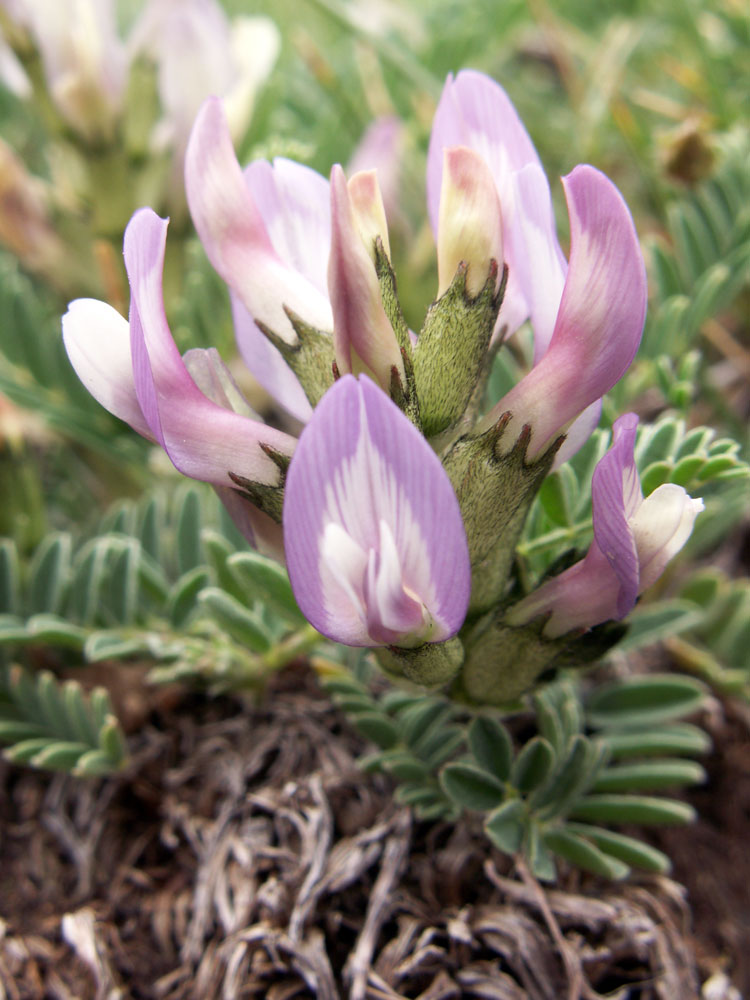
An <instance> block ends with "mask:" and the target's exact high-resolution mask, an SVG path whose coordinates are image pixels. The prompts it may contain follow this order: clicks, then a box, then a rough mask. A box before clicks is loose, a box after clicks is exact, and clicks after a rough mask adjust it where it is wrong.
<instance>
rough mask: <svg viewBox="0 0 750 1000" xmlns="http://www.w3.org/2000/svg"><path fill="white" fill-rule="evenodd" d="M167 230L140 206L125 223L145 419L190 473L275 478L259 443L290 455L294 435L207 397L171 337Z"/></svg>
mask: <svg viewBox="0 0 750 1000" xmlns="http://www.w3.org/2000/svg"><path fill="white" fill-rule="evenodd" d="M166 230H167V223H166V221H165V220H163V219H160V218H159V217H158V216H157V215H155V214H154V213H153V212H152V211H151V210H150V209H141V210H140V211H139V212H136V214H135V215H134V216H133V218H132V219H131V221H130V223H129V225H128V228H127V230H126V231H125V266H126V268H127V271H128V278H129V279H130V287H131V304H130V337H131V351H132V358H133V372H134V377H135V389H136V394H137V396H138V401H139V403H140V406H141V410H142V411H143V415H144V417H145V418H146V422H147V423H148V426H149V427H150V429H151V432H152V434H153V435H154V437H155V438H156V439H157V440H158V441H159V442H160V443H161V444H162V445H163V447H164V449H165V450H166V452H167V454H168V455H169V457H170V458H171V460H172V462H173V463H174V465H175V466H176V468H177V469H179V470H180V472H182V473H184V474H185V475H186V476H190V477H192V478H193V479H203V480H206V481H207V482H211V483H214V484H216V485H219V486H229V485H231V480H230V479H229V476H228V473H229V472H230V471H232V472H235V473H237V474H239V475H241V476H244V477H245V478H248V479H253V480H256V481H257V482H263V483H276V482H277V481H278V469H277V467H276V465H275V464H274V463H273V462H272V461H271V459H270V458H268V456H267V455H266V454H265V453H264V452H263V451H262V449H261V448H260V444H261V443H264V444H267V445H270V446H271V447H272V448H274V449H276V450H277V451H279V452H282V453H283V454H286V455H291V454H292V451H293V448H294V444H295V442H294V439H293V438H291V437H290V436H289V435H288V434H284V433H282V432H281V431H277V430H274V429H273V428H271V427H266V426H265V425H264V424H261V423H259V422H258V421H255V420H251V419H248V418H247V417H243V416H240V415H239V414H237V413H233V412H232V411H230V410H226V409H223V408H222V407H220V406H217V405H216V404H215V403H213V402H211V401H210V400H209V399H207V398H206V396H205V395H204V394H203V393H202V392H201V391H200V389H199V388H198V387H197V385H196V384H195V382H194V381H193V379H192V378H191V377H190V375H189V374H188V371H187V369H186V367H185V364H184V362H183V360H182V358H181V357H180V353H179V351H178V350H177V347H176V345H175V342H174V340H173V339H172V334H171V332H170V330H169V327H168V325H167V320H166V316H165V314H164V302H163V299H162V285H161V282H162V270H163V266H164V247H165V242H166Z"/></svg>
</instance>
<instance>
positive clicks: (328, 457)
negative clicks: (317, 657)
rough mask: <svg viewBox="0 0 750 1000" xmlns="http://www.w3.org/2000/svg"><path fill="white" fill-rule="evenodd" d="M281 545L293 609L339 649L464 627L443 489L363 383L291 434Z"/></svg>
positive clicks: (456, 532) (408, 430) (439, 473)
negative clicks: (293, 444)
mask: <svg viewBox="0 0 750 1000" xmlns="http://www.w3.org/2000/svg"><path fill="white" fill-rule="evenodd" d="M284 546H285V550H286V559H287V568H288V570H289V578H290V580H291V583H292V588H293V590H294V593H295V596H296V598H297V601H298V603H299V606H300V609H301V610H302V612H303V613H304V615H305V617H306V618H307V619H308V620H309V621H310V622H311V623H312V624H313V625H314V626H315V627H316V628H317V629H318V630H319V631H320V632H322V633H323V634H324V635H327V636H329V637H330V638H332V639H336V640H337V641H338V642H343V643H346V644H347V645H350V646H391V645H395V646H402V647H414V646H418V645H421V644H422V643H425V642H433V643H434V642H442V641H443V640H445V639H448V638H450V637H451V636H453V635H455V633H456V632H457V631H458V629H459V628H460V627H461V625H462V624H463V620H464V617H465V615H466V608H467V605H468V600H469V589H470V570H469V555H468V549H467V544H466V534H465V532H464V528H463V522H462V519H461V512H460V510H459V507H458V501H457V500H456V496H455V494H454V492H453V488H452V487H451V484H450V480H449V479H448V477H447V475H446V473H445V471H444V469H443V467H442V465H441V464H440V460H439V459H438V457H437V456H436V455H435V453H434V452H433V451H432V449H431V448H430V446H429V445H428V444H427V442H426V441H425V439H424V438H423V437H422V435H421V434H420V433H419V432H418V431H417V430H416V428H415V427H414V426H413V425H412V424H411V423H410V421H409V420H408V419H407V418H406V417H405V416H404V415H403V414H402V413H401V411H400V410H399V409H398V407H397V406H396V405H395V404H394V403H392V402H391V400H390V399H388V397H387V396H386V395H385V393H383V392H381V391H380V389H378V388H377V387H376V386H375V384H374V383H373V382H371V381H370V379H368V378H367V376H364V375H363V376H361V377H360V378H359V380H357V379H355V378H354V377H353V376H351V375H345V376H343V377H342V378H341V379H339V380H338V381H337V382H336V383H335V384H334V385H333V387H332V388H331V389H329V390H328V392H327V393H326V394H325V396H324V397H323V399H322V400H321V401H320V403H319V404H318V405H317V407H316V408H315V411H314V413H313V417H312V419H311V421H310V423H309V424H308V425H307V427H306V428H305V429H304V431H303V432H302V435H301V437H300V441H299V444H298V446H297V450H296V452H295V456H294V460H293V461H292V464H291V466H290V468H289V474H288V477H287V482H286V488H285V497H284Z"/></svg>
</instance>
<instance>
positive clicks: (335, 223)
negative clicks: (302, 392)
mask: <svg viewBox="0 0 750 1000" xmlns="http://www.w3.org/2000/svg"><path fill="white" fill-rule="evenodd" d="M358 177H360V178H364V179H365V180H370V181H371V185H370V186H371V187H373V186H374V187H373V192H372V196H373V199H374V198H375V197H377V201H378V207H379V209H380V212H379V213H373V214H382V202H381V201H380V192H379V191H377V182H376V180H375V177H374V174H372V175H369V176H368V175H362V174H360V175H357V176H355V178H353V180H354V181H357V178H358ZM366 221H367V222H368V223H369V222H371V219H370V218H368V219H367V220H366ZM363 235H364V234H363V233H362V232H361V231H360V226H359V220H358V218H357V215H356V212H355V205H354V202H353V199H352V196H351V194H350V190H349V185H348V184H347V180H346V177H345V176H344V171H343V170H342V169H341V167H340V166H338V165H337V166H335V167H334V168H333V170H332V171H331V255H330V258H329V261H328V288H329V291H330V296H331V308H332V310H333V346H334V351H335V354H336V363H337V365H338V367H339V371H340V372H342V373H354V374H358V373H359V372H361V371H363V370H364V371H366V372H367V373H368V374H370V375H372V377H373V378H374V379H375V380H376V381H377V383H378V385H379V386H380V387H381V388H382V389H383V390H384V391H386V392H387V391H388V390H389V387H390V384H391V377H392V370H393V368H394V367H395V368H396V370H397V371H398V372H399V373H400V374H401V377H402V379H403V378H404V374H403V361H402V358H401V351H400V349H399V346H398V342H397V341H396V334H395V333H394V332H393V327H392V326H391V324H390V321H389V319H388V317H387V315H386V312H385V309H384V307H383V301H382V298H381V294H380V283H379V281H378V277H377V273H376V271H375V263H374V257H373V254H374V250H373V247H372V242H373V241H370V242H371V245H370V246H369V247H366V246H365V242H364V239H363ZM386 238H387V237H386Z"/></svg>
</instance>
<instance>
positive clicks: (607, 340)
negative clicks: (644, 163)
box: [486, 166, 646, 457]
mask: <svg viewBox="0 0 750 1000" xmlns="http://www.w3.org/2000/svg"><path fill="white" fill-rule="evenodd" d="M563 183H564V185H565V193H566V197H567V199H568V211H569V214H570V228H571V251H570V264H569V268H568V275H567V278H566V280H565V288H564V291H563V296H562V301H561V304H560V310H559V312H558V316H557V322H556V324H555V331H554V334H553V336H552V341H551V342H550V346H549V349H548V350H547V353H546V354H545V355H544V357H543V358H542V359H541V361H540V362H539V364H537V365H535V367H534V368H532V370H531V371H530V372H529V374H528V375H526V376H525V378H523V379H522V380H521V381H520V382H519V383H518V385H516V386H514V388H513V389H511V391H510V392H509V393H508V394H507V395H506V396H505V397H504V398H503V399H501V400H500V402H499V403H498V404H497V405H496V406H495V408H494V409H493V411H492V412H491V414H490V415H489V416H488V417H487V418H486V423H487V424H488V425H489V424H490V423H491V422H492V421H493V420H496V419H497V417H498V416H500V414H502V413H504V412H505V411H507V410H509V411H510V412H511V413H512V415H513V416H512V420H511V424H510V426H509V428H508V430H507V431H506V435H507V440H508V441H509V442H510V443H512V441H513V440H515V438H516V437H517V436H518V434H519V433H520V431H521V428H522V426H523V425H524V424H530V425H531V428H532V438H531V445H530V447H529V455H530V457H534V456H536V455H538V454H540V453H541V452H542V451H543V450H544V448H545V447H546V446H548V445H549V444H550V443H551V441H552V440H553V439H554V437H555V436H556V435H557V434H559V433H561V432H563V431H564V430H565V429H566V427H567V425H568V424H570V423H571V421H572V420H574V419H575V418H576V417H577V416H578V415H579V414H580V413H582V412H583V410H585V409H586V407H587V406H589V405H590V404H591V403H593V402H594V401H595V400H597V399H599V398H600V397H601V396H603V395H604V393H605V392H607V391H608V390H609V389H611V387H612V386H613V385H614V384H615V382H617V380H618V379H619V378H620V377H621V376H622V375H623V374H624V372H625V371H626V370H627V368H628V366H629V365H630V363H631V361H632V360H633V357H634V355H635V352H636V350H637V349H638V344H639V343H640V339H641V333H642V332H643V322H644V319H645V315H646V271H645V266H644V263H643V255H642V254H641V250H640V247H639V245H638V238H637V236H636V232H635V227H634V226H633V220H632V218H631V216H630V213H629V211H628V209H627V206H626V205H625V202H624V201H623V200H622V196H621V195H620V193H619V191H618V190H617V188H616V187H615V186H614V184H612V182H611V181H609V180H608V179H607V178H606V177H605V176H604V174H602V173H600V172H599V171H598V170H595V169H594V168H593V167H588V166H579V167H576V168H575V170H574V171H573V172H572V173H571V174H569V175H568V177H566V178H564V180H563Z"/></svg>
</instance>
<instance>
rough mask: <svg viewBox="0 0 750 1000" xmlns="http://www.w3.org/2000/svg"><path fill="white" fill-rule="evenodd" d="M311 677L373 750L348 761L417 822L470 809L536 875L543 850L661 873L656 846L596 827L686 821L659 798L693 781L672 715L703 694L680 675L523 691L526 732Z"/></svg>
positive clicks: (603, 871) (600, 867)
mask: <svg viewBox="0 0 750 1000" xmlns="http://www.w3.org/2000/svg"><path fill="white" fill-rule="evenodd" d="M324 686H325V688H326V690H327V691H328V692H329V693H330V694H332V695H333V697H334V700H335V701H336V703H337V704H338V706H339V707H340V708H341V709H342V710H343V711H345V712H346V714H347V715H348V716H349V718H350V719H351V720H352V722H353V724H354V725H355V726H356V728H357V729H358V730H359V732H360V733H362V735H364V736H366V737H367V738H368V739H369V740H371V741H372V742H373V743H375V744H376V745H377V747H378V750H377V751H375V752H374V753H371V754H369V755H367V756H366V757H364V758H363V759H362V760H361V762H360V763H361V766H362V768H363V769H364V770H365V771H367V772H372V771H382V772H384V773H386V774H389V775H391V776H392V777H393V778H394V779H395V781H396V782H397V783H398V787H397V789H396V792H395V797H396V799H397V800H398V801H400V802H403V803H405V804H408V805H411V806H412V807H413V808H414V811H415V813H416V815H417V816H418V817H420V818H422V819H435V818H443V819H449V820H453V819H455V818H456V816H457V815H458V814H459V812H461V811H462V810H468V811H469V812H473V813H479V814H481V815H482V822H483V827H484V831H485V833H486V835H487V837H488V838H489V839H490V841H491V842H492V843H493V845H494V846H495V847H497V848H498V849H499V850H501V851H502V852H503V853H506V854H511V855H516V854H521V855H523V856H524V857H525V858H526V860H527V861H528V863H529V865H530V867H531V868H532V870H533V871H534V873H535V874H536V875H537V876H538V877H539V878H541V879H544V880H547V881H553V880H554V879H555V875H556V859H557V860H558V861H559V859H563V860H564V861H567V862H571V863H573V864H575V865H577V866H578V867H580V868H583V869H585V870H587V871H592V872H594V873H596V874H598V875H603V876H605V877H607V878H615V879H617V878H624V877H625V876H626V875H627V874H628V873H629V871H630V869H631V867H633V868H639V869H643V870H646V871H654V872H662V873H663V872H667V871H669V867H670V865H669V859H668V858H667V857H666V856H665V855H664V854H663V853H662V852H661V851H659V850H657V849H655V848H653V847H651V846H650V845H648V844H646V843H644V842H643V841H641V840H639V839H637V838H635V837H633V836H629V835H625V834H623V833H620V832H619V831H617V830H612V829H610V827H611V826H615V827H617V826H623V825H639V826H650V825H664V824H667V825H669V824H681V823H687V822H689V821H690V820H691V819H692V818H693V815H694V813H693V809H692V807H691V806H689V805H687V804H686V803H684V802H682V801H680V800H678V799H673V798H670V797H668V796H665V795H663V794H662V793H663V792H665V791H666V792H669V791H673V790H677V789H680V788H683V787H685V786H687V785H691V784H694V783H696V782H700V781H702V780H704V778H705V773H704V770H703V768H702V767H701V765H700V764H698V763H697V762H696V761H695V760H692V759H691V758H692V757H695V756H697V755H700V754H702V753H705V752H706V751H707V750H708V749H709V747H710V741H709V740H708V737H707V736H706V734H705V733H704V732H703V731H702V730H701V729H699V728H698V727H697V726H695V725H693V724H690V723H686V722H684V721H682V720H683V718H684V717H685V716H687V715H690V714H692V713H694V712H695V711H696V710H697V709H698V708H700V706H701V704H702V702H703V699H704V688H703V686H702V685H701V684H700V683H699V682H697V681H694V680H691V679H690V678H684V677H676V676H671V675H661V674H659V675H651V676H648V677H639V678H630V679H627V680H624V681H615V682H613V683H611V684H608V685H605V686H603V687H600V688H598V689H596V690H594V692H593V693H591V694H590V695H588V696H587V695H586V694H585V693H584V692H583V690H582V689H581V688H580V686H578V685H576V684H574V683H573V682H571V681H565V680H563V681H560V682H557V683H555V684H552V685H548V686H547V687H543V688H542V689H541V690H540V691H539V692H538V693H537V694H536V696H535V698H534V710H535V719H534V723H535V725H534V728H535V729H536V733H535V734H534V735H531V736H529V735H527V734H528V733H529V723H530V722H531V719H530V718H529V717H528V716H527V715H518V716H517V717H516V718H515V719H513V718H512V717H511V718H510V719H509V720H505V721H504V720H503V718H502V716H501V715H500V713H495V712H490V711H483V712H481V713H479V714H476V715H473V716H472V715H469V714H467V713H465V712H464V711H462V709H461V708H460V707H458V706H457V705H455V704H452V703H449V702H447V701H446V700H445V699H443V698H439V697H432V698H425V697H424V696H423V695H412V694H408V693H406V692H404V691H394V690H390V691H387V692H385V693H384V694H381V695H379V696H376V695H373V694H372V693H371V691H370V689H369V687H368V686H367V684H365V683H363V682H360V681H359V680H355V679H354V678H352V677H351V676H348V675H346V674H344V672H343V670H342V671H340V672H339V671H335V670H332V671H330V672H329V675H328V677H327V679H324ZM519 733H520V734H524V735H523V736H521V738H520V739H519V736H518V735H517V734H519ZM514 734H516V735H514Z"/></svg>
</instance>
